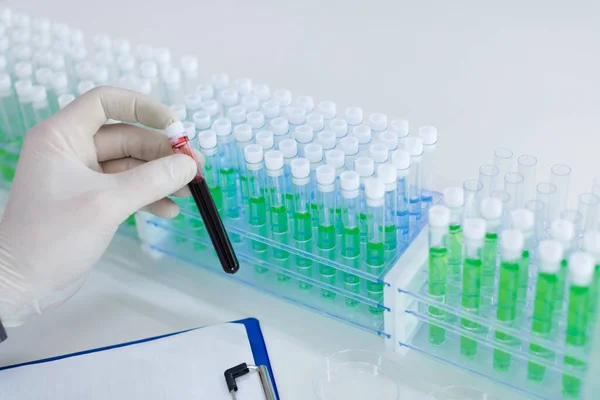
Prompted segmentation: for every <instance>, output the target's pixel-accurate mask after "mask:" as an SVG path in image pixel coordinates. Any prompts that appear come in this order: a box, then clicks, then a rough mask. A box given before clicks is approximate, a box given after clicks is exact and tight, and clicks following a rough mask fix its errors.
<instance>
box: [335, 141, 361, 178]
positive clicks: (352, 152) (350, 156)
mask: <svg viewBox="0 0 600 400" xmlns="http://www.w3.org/2000/svg"><path fill="white" fill-rule="evenodd" d="M339 147H340V150H342V151H343V152H344V155H345V160H346V165H345V168H346V170H348V171H352V170H353V169H354V161H356V159H357V158H358V139H357V138H355V137H354V136H346V137H345V138H343V139H342V140H340V145H339Z"/></svg>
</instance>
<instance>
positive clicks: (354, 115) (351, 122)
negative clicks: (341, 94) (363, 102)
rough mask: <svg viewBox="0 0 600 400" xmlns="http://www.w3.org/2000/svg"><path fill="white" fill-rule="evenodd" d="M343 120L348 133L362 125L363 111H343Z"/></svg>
mask: <svg viewBox="0 0 600 400" xmlns="http://www.w3.org/2000/svg"><path fill="white" fill-rule="evenodd" d="M344 118H346V122H347V123H348V132H352V130H353V129H354V128H355V127H357V126H359V125H361V124H362V123H363V110H362V108H360V107H348V108H346V110H345V111H344Z"/></svg>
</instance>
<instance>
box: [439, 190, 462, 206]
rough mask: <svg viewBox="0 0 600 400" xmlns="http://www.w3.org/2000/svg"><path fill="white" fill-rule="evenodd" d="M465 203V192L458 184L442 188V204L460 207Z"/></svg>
mask: <svg viewBox="0 0 600 400" xmlns="http://www.w3.org/2000/svg"><path fill="white" fill-rule="evenodd" d="M464 204H465V192H464V190H463V188H462V187H460V186H452V187H449V188H446V189H445V190H444V205H445V206H446V207H448V208H460V207H462V206H463V205H464Z"/></svg>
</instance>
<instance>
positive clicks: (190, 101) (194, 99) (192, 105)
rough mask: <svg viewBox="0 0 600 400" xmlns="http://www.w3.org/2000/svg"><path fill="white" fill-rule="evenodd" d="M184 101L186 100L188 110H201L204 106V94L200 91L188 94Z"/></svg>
mask: <svg viewBox="0 0 600 400" xmlns="http://www.w3.org/2000/svg"><path fill="white" fill-rule="evenodd" d="M183 101H184V102H185V108H187V109H188V110H199V109H200V107H202V96H200V95H199V94H198V93H190V94H186V95H185V96H184V97H183Z"/></svg>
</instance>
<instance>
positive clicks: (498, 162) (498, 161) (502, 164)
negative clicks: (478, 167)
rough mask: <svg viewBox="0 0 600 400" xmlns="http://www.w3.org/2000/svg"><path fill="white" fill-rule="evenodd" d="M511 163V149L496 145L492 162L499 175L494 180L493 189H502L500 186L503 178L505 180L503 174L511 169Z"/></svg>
mask: <svg viewBox="0 0 600 400" xmlns="http://www.w3.org/2000/svg"><path fill="white" fill-rule="evenodd" d="M512 163H513V152H512V150H510V149H507V148H506V147H498V148H497V149H496V150H494V162H493V164H494V165H495V166H496V167H498V172H499V176H500V179H498V181H499V182H496V187H495V188H494V189H495V190H498V189H502V186H503V184H504V180H505V176H506V174H507V173H509V172H510V171H511V169H512ZM509 193H510V192H509ZM511 197H513V196H512V193H511Z"/></svg>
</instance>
